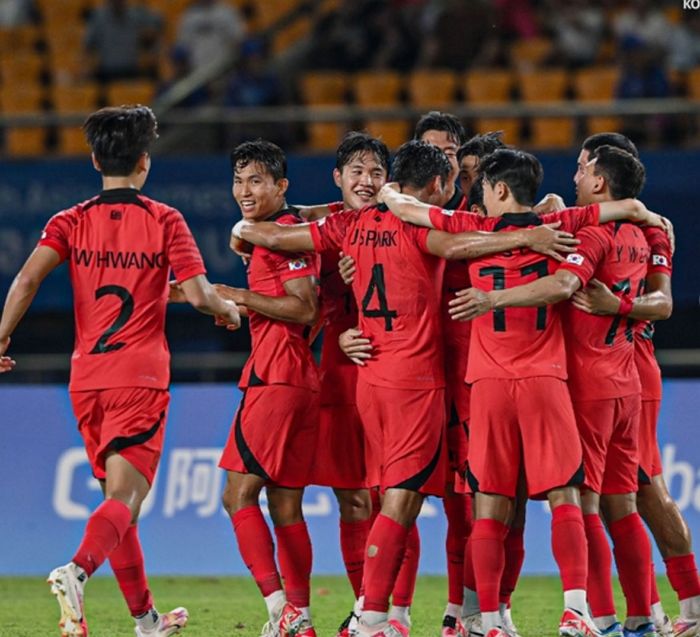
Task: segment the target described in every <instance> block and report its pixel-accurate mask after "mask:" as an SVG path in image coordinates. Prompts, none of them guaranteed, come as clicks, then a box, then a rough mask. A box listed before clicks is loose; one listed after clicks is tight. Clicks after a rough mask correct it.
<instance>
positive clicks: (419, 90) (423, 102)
mask: <svg viewBox="0 0 700 637" xmlns="http://www.w3.org/2000/svg"><path fill="white" fill-rule="evenodd" d="M407 88H408V100H409V102H410V103H411V104H413V105H414V106H418V107H420V108H426V109H428V108H443V107H445V106H448V105H450V104H454V102H455V101H456V100H455V90H456V88H457V76H456V75H455V73H454V72H453V71H450V70H449V69H419V70H417V71H413V72H412V73H411V74H409V76H408V87H407Z"/></svg>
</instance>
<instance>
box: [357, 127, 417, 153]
mask: <svg viewBox="0 0 700 637" xmlns="http://www.w3.org/2000/svg"><path fill="white" fill-rule="evenodd" d="M365 128H366V129H367V132H368V133H369V134H370V135H372V136H373V137H378V138H379V139H381V140H382V141H383V142H384V143H385V144H386V145H387V146H388V147H389V149H390V150H395V149H397V148H398V147H399V146H401V144H403V143H404V142H405V141H407V140H408V139H410V138H411V132H412V131H411V125H410V123H409V122H406V121H402V120H368V121H367V122H365Z"/></svg>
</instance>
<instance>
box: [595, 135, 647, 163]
mask: <svg viewBox="0 0 700 637" xmlns="http://www.w3.org/2000/svg"><path fill="white" fill-rule="evenodd" d="M601 146H613V147H614V148H620V149H622V150H626V151H627V152H628V153H629V154H630V155H632V157H636V158H637V159H639V151H638V150H637V147H636V146H635V145H634V142H633V141H632V140H631V139H630V138H629V137H625V136H624V135H623V134H622V133H596V134H595V135H591V136H590V137H587V138H586V139H585V140H584V142H583V146H582V148H583V150H587V151H588V152H589V154H593V151H595V150H596V149H598V148H600V147H601Z"/></svg>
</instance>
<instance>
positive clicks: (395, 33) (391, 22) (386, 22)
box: [368, 4, 420, 72]
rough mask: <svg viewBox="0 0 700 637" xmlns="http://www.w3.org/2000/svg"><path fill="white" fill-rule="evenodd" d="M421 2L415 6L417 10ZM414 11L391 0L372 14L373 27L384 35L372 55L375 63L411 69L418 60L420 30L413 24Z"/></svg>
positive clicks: (379, 65) (392, 67)
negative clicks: (413, 26)
mask: <svg viewBox="0 0 700 637" xmlns="http://www.w3.org/2000/svg"><path fill="white" fill-rule="evenodd" d="M418 8H419V7H418V6H415V5H414V6H413V7H412V9H414V10H417V9H418ZM411 15H415V14H412V13H411V12H409V11H408V10H406V9H404V8H402V7H400V6H390V5H389V4H387V5H386V6H384V7H383V8H382V9H380V10H379V11H376V12H374V13H373V14H372V16H371V17H369V18H368V21H369V22H370V23H371V26H370V30H372V31H373V32H376V33H381V34H382V37H381V38H380V39H379V40H377V41H376V43H375V44H374V46H375V50H374V51H373V55H372V56H371V61H370V64H371V66H372V67H376V68H384V69H393V70H395V71H402V72H405V71H410V70H411V69H412V68H413V67H414V66H415V64H416V61H417V59H418V54H419V52H420V40H419V36H418V33H417V32H416V31H415V30H414V29H413V28H411V26H412V20H411V18H410V16H411Z"/></svg>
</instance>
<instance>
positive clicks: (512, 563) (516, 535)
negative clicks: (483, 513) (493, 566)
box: [498, 526, 525, 606]
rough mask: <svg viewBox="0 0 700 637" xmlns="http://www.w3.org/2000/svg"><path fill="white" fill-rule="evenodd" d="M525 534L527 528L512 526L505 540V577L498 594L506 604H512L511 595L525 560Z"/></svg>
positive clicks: (499, 598) (502, 602)
mask: <svg viewBox="0 0 700 637" xmlns="http://www.w3.org/2000/svg"><path fill="white" fill-rule="evenodd" d="M524 534H525V529H524V528H523V527H514V526H511V527H510V530H509V531H508V535H506V540H505V542H504V546H505V551H506V558H505V559H506V561H505V566H504V568H503V577H501V590H500V592H499V594H498V600H499V601H500V602H501V604H505V605H506V606H510V596H511V595H512V594H513V591H514V590H515V585H516V584H517V583H518V578H519V577H520V570H521V569H522V567H523V561H524V560H525V546H524V541H523V535H524Z"/></svg>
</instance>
